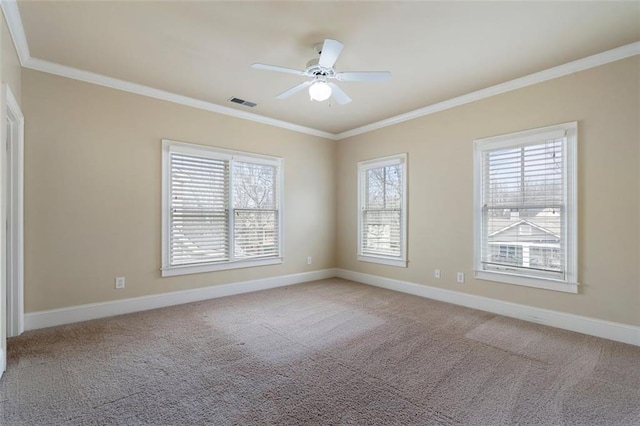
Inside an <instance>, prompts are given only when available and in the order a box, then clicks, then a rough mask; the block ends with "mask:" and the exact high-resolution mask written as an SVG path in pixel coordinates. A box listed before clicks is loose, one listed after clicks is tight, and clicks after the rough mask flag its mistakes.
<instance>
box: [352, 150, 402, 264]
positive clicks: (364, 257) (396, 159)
mask: <svg viewBox="0 0 640 426" xmlns="http://www.w3.org/2000/svg"><path fill="white" fill-rule="evenodd" d="M396 164H400V165H401V166H402V201H401V202H402V206H401V212H400V221H401V223H400V256H385V255H374V254H370V253H366V254H365V253H363V251H362V242H363V232H362V231H363V229H362V227H363V222H364V221H363V212H364V205H365V196H366V194H365V193H364V191H363V188H364V183H363V179H365V178H366V172H367V171H368V170H371V169H375V168H380V167H386V166H392V165H396ZM357 171H358V178H357V185H358V191H357V193H358V227H357V234H358V238H357V244H358V247H357V259H358V260H359V261H362V262H370V263H379V264H382V265H388V266H396V267H401V268H406V267H407V197H408V196H407V187H408V185H407V181H408V175H407V154H406V153H402V154H395V155H390V156H387V157H380V158H374V159H371V160H366V161H360V162H358V168H357Z"/></svg>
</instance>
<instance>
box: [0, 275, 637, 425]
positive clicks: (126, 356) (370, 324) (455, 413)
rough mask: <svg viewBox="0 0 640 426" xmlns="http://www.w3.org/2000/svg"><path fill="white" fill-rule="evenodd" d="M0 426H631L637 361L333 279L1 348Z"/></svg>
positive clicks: (591, 342) (599, 343) (33, 335)
mask: <svg viewBox="0 0 640 426" xmlns="http://www.w3.org/2000/svg"><path fill="white" fill-rule="evenodd" d="M0 424H3V425H30V426H31V425H45V424H46V425H204V424H212V425H253V424H284V425H297V424H321V425H329V424H352V425H378V424H379V425H456V424H474V425H494V424H495V425H498V424H508V425H511V424H519V425H539V424H542V425H560V424H567V425H640V348H638V347H634V346H631V345H625V344H622V343H615V342H612V341H608V340H604V339H599V338H595V337H590V336H586V335H581V334H577V333H571V332H568V331H563V330H558V329H553V328H549V327H545V326H541V325H536V324H531V323H527V322H523V321H518V320H514V319H509V318H505V317H501V316H497V315H493V314H489V313H485V312H480V311H475V310H472V309H467V308H462V307H458V306H454V305H449V304H445V303H440V302H435V301H431V300H427V299H422V298H418V297H414V296H409V295H405V294H400V293H395V292H391V291H386V290H382V289H379V288H374V287H369V286H365V285H361V284H357V283H353V282H350V281H345V280H340V279H332V280H323V281H318V282H314V283H308V284H302V285H297V286H292V287H284V288H279V289H274V290H269V291H264V292H259V293H251V294H246V295H240V296H233V297H228V298H223V299H215V300H209V301H205V302H199V303H193V304H189V305H182V306H177V307H172V308H165V309H158V310H154V311H147V312H141V313H136V314H130V315H123V316H119V317H113V318H108V319H103V320H95V321H89V322H85V323H79V324H73V325H68V326H61V327H55V328H50V329H44V330H37V331H32V332H28V333H25V334H24V335H23V336H21V337H18V338H14V339H10V340H9V363H8V370H7V372H6V373H5V375H4V377H3V378H2V380H1V381H0Z"/></svg>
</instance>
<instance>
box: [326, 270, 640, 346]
mask: <svg viewBox="0 0 640 426" xmlns="http://www.w3.org/2000/svg"><path fill="white" fill-rule="evenodd" d="M336 276H338V277H340V278H344V279H347V280H352V281H357V282H360V283H363V284H369V285H372V286H375V287H382V288H386V289H388V290H395V291H399V292H402V293H408V294H413V295H415V296H420V297H426V298H428V299H434V300H440V301H442V302H447V303H453V304H455V305H461V306H466V307H468V308H473V309H479V310H481V311H487V312H492V313H494V314H499V315H504V316H507V317H512V318H517V319H521V320H525V321H530V322H535V323H538V324H544V325H548V326H551V327H556V328H562V329H565V330H570V331H575V332H578V333H583V334H588V335H591V336H596V337H602V338H605V339H609V340H615V341H618V342H623V343H629V344H631V345H636V346H640V327H638V326H633V325H627V324H621V323H617V322H611V321H604V320H599V319H595V318H589V317H583V316H580V315H574V314H567V313H564V312H558V311H551V310H548V309H542V308H535V307H533V306H527V305H520V304H517V303H511V302H503V301H501V300H496V299H490V298H488V297H482V296H475V295H473V294H467V293H461V292H458V291H452V290H445V289H443V288H437V287H430V286H428V285H423V284H416V283H411V282H407V281H400V280H394V279H390V278H383V277H379V276H375V275H368V274H363V273H360V272H354V271H349V270H346V269H336Z"/></svg>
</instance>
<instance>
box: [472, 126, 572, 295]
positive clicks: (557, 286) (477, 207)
mask: <svg viewBox="0 0 640 426" xmlns="http://www.w3.org/2000/svg"><path fill="white" fill-rule="evenodd" d="M558 135H562V136H565V135H566V138H567V141H566V155H565V158H564V168H563V172H564V178H565V182H567V188H566V193H565V195H566V198H565V205H566V232H565V235H564V238H565V239H566V242H567V244H565V245H564V246H565V259H566V271H565V279H564V280H558V279H554V278H544V277H538V276H536V277H532V276H526V275H524V274H522V273H520V272H518V273H511V272H498V271H486V270H483V269H482V263H481V260H482V259H481V258H480V253H481V246H482V237H481V235H480V234H481V229H482V214H481V210H482V153H483V152H484V151H486V150H492V149H499V148H501V147H515V146H518V145H526V144H528V143H530V142H533V141H536V140H541V139H545V138H553V137H558ZM577 145H578V123H577V122H575V121H573V122H569V123H562V124H557V125H554V126H548V127H543V128H538V129H532V130H525V131H522V132H516V133H510V134H506V135H500V136H495V137H489V138H483V139H476V140H475V141H474V144H473V148H474V182H473V185H474V194H473V207H474V210H473V222H474V223H473V226H474V232H473V235H474V250H473V255H474V277H475V278H476V279H479V280H486V281H497V282H502V283H507V284H516V285H521V286H526V287H536V288H542V289H547V290H555V291H561V292H565V293H577V292H578V286H579V283H578V262H577V260H578V227H577V226H578V211H577V207H578V191H577V185H578V182H577V181H578V164H577ZM567 177H571V178H569V179H568V178H567ZM570 248H571V249H570Z"/></svg>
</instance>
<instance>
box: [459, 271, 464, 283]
mask: <svg viewBox="0 0 640 426" xmlns="http://www.w3.org/2000/svg"><path fill="white" fill-rule="evenodd" d="M457 280H458V282H459V283H463V282H464V272H458V276H457Z"/></svg>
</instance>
